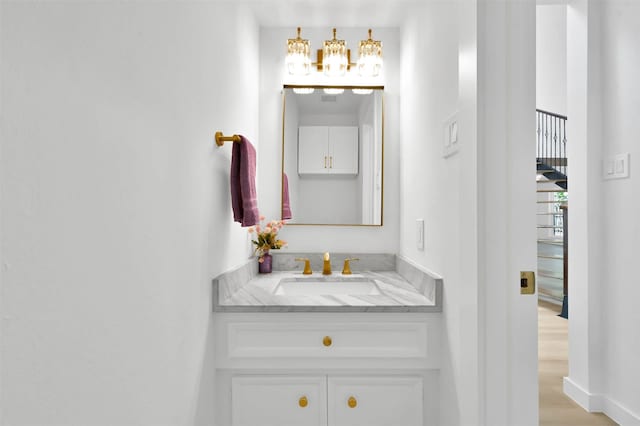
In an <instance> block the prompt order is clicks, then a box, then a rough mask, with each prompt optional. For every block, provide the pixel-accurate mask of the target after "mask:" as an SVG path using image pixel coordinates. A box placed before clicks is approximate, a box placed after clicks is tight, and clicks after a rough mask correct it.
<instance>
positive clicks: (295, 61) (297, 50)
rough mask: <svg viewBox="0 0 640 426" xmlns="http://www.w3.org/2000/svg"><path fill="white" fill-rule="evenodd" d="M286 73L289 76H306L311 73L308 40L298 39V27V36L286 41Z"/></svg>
mask: <svg viewBox="0 0 640 426" xmlns="http://www.w3.org/2000/svg"><path fill="white" fill-rule="evenodd" d="M285 62H286V64H287V71H288V72H289V74H291V75H307V74H309V72H310V71H311V60H310V59H309V40H304V39H302V38H301V37H300V27H298V36H297V37H296V38H290V39H287V58H286V61H285Z"/></svg>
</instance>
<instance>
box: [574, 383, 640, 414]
mask: <svg viewBox="0 0 640 426" xmlns="http://www.w3.org/2000/svg"><path fill="white" fill-rule="evenodd" d="M562 388H563V391H564V393H565V395H567V396H568V397H569V398H571V399H572V400H574V401H575V402H576V403H577V404H578V405H580V406H581V407H582V408H584V409H585V410H586V411H588V412H590V413H604V414H606V415H607V416H608V417H609V418H610V419H611V420H613V421H615V422H616V423H618V424H619V425H621V426H640V416H639V415H637V414H634V413H632V412H631V411H629V410H628V409H626V408H625V407H623V406H622V405H620V404H618V402H616V401H614V400H612V399H611V398H609V397H607V396H606V395H601V394H593V393H589V392H587V391H586V390H584V389H583V388H582V387H580V386H579V385H577V384H576V383H575V382H574V381H573V380H571V379H570V378H569V377H565V378H564V380H563V387H562Z"/></svg>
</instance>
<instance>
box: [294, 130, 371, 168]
mask: <svg viewBox="0 0 640 426" xmlns="http://www.w3.org/2000/svg"><path fill="white" fill-rule="evenodd" d="M298 174H300V175H305V174H312V175H318V174H332V175H357V174H358V128H357V127H355V126H301V127H299V128H298Z"/></svg>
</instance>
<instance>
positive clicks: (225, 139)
mask: <svg viewBox="0 0 640 426" xmlns="http://www.w3.org/2000/svg"><path fill="white" fill-rule="evenodd" d="M215 138H216V145H218V146H222V145H224V143H225V142H240V141H241V139H240V136H239V135H231V136H224V135H223V134H222V132H216V136H215Z"/></svg>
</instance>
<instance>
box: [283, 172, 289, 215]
mask: <svg viewBox="0 0 640 426" xmlns="http://www.w3.org/2000/svg"><path fill="white" fill-rule="evenodd" d="M285 219H291V202H290V201H289V178H288V177H287V174H286V173H283V174H282V220H285Z"/></svg>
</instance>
